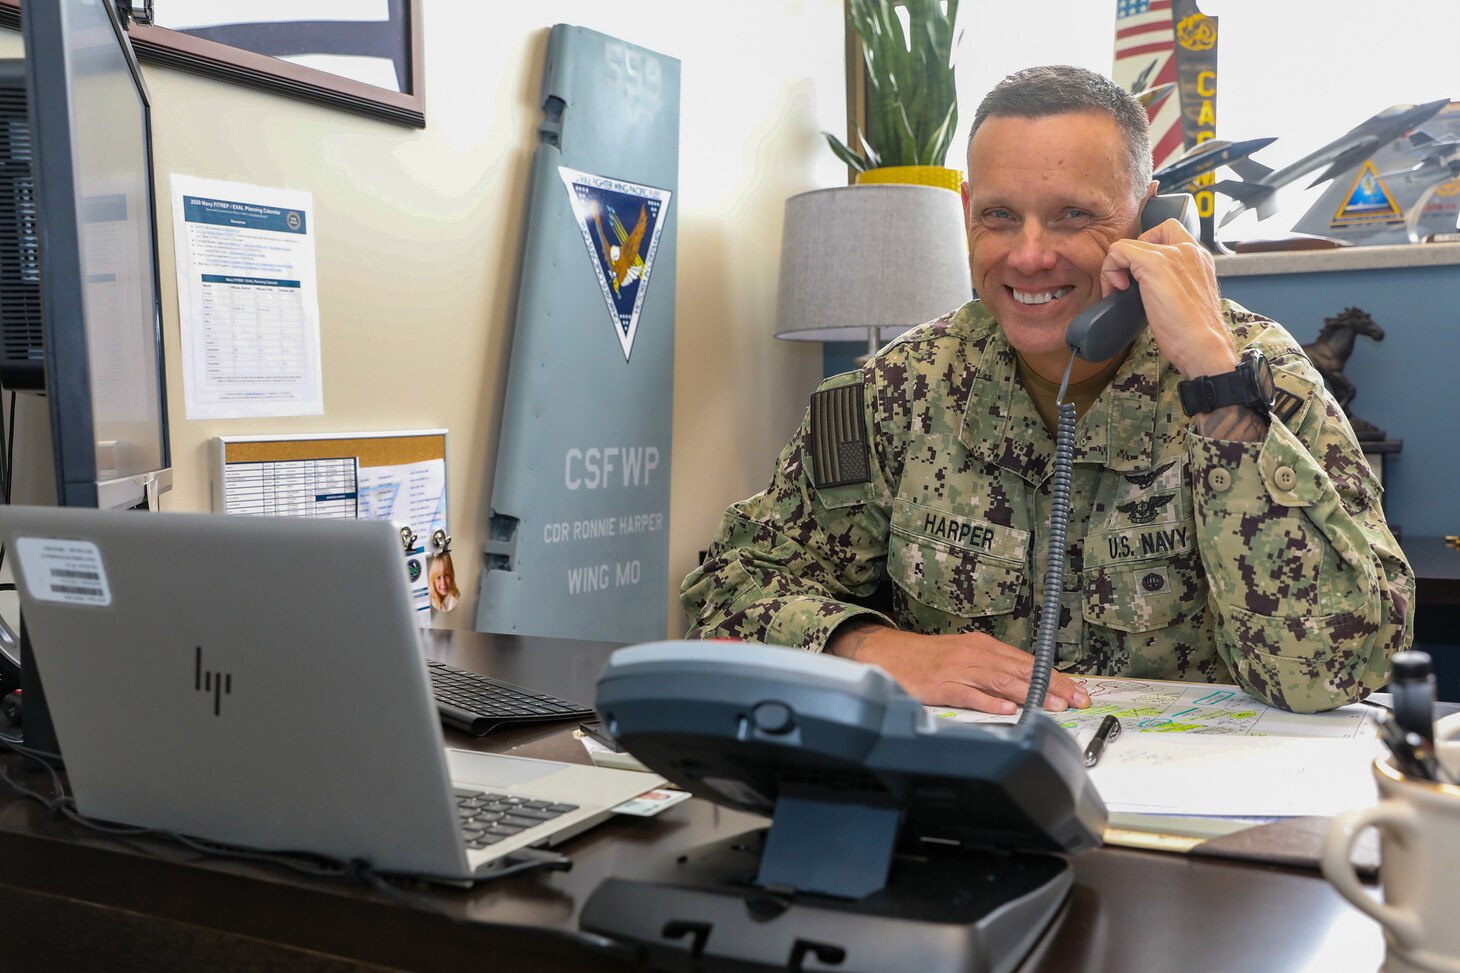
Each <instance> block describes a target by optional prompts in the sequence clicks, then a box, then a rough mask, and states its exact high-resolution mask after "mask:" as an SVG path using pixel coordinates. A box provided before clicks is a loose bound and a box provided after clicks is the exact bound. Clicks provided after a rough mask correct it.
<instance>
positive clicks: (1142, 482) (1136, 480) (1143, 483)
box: [1125, 460, 1176, 490]
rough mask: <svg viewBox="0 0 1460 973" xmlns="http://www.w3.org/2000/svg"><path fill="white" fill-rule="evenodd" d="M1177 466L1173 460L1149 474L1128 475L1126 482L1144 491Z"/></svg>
mask: <svg viewBox="0 0 1460 973" xmlns="http://www.w3.org/2000/svg"><path fill="white" fill-rule="evenodd" d="M1175 465H1176V461H1175V460H1172V461H1171V462H1169V463H1167V464H1166V465H1165V466H1160V467H1157V468H1156V469H1154V470H1152V471H1151V472H1149V473H1127V474H1126V475H1125V482H1127V483H1129V484H1132V485H1133V486H1138V487H1140V488H1141V489H1142V490H1144V489H1145V488H1146V487H1148V486H1150V485H1151V484H1152V483H1155V482H1156V477H1158V476H1160V475H1161V474H1162V473H1165V472H1166V471H1167V470H1169V469H1171V467H1173V466H1175Z"/></svg>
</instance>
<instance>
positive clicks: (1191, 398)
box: [1176, 357, 1269, 418]
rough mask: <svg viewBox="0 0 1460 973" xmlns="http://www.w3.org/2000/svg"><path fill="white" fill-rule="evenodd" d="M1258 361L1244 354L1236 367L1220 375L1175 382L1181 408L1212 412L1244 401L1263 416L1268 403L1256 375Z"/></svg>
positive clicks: (1264, 416) (1266, 410) (1194, 413)
mask: <svg viewBox="0 0 1460 973" xmlns="http://www.w3.org/2000/svg"><path fill="white" fill-rule="evenodd" d="M1256 371H1257V364H1256V362H1254V361H1253V360H1252V359H1251V358H1247V357H1244V358H1243V359H1242V361H1241V362H1239V363H1238V365H1237V367H1236V369H1235V370H1233V371H1230V372H1223V373H1222V374H1220V375H1201V376H1198V377H1197V378H1192V379H1187V380H1185V381H1183V382H1181V383H1179V384H1178V385H1177V387H1176V388H1177V392H1178V393H1179V394H1180V396H1181V408H1182V410H1183V411H1184V412H1185V413H1186V414H1187V415H1188V416H1194V415H1197V414H1199V413H1202V412H1211V411H1212V410H1213V409H1220V408H1222V407H1223V406H1228V405H1244V406H1247V407H1248V408H1249V409H1251V410H1252V411H1253V412H1256V413H1257V414H1258V415H1260V416H1262V417H1263V418H1266V417H1267V414H1268V406H1269V403H1268V402H1266V401H1264V399H1263V394H1262V391H1261V389H1260V388H1259V383H1258V381H1257V376H1256V374H1255V373H1256Z"/></svg>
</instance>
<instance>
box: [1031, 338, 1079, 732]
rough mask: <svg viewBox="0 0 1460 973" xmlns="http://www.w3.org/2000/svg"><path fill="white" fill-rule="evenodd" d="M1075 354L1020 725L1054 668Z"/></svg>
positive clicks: (1061, 398)
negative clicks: (1036, 629) (1041, 595)
mask: <svg viewBox="0 0 1460 973" xmlns="http://www.w3.org/2000/svg"><path fill="white" fill-rule="evenodd" d="M1074 368H1075V356H1074V354H1073V353H1072V354H1071V355H1070V363H1069V364H1068V365H1066V366H1065V377H1064V378H1063V379H1062V380H1061V381H1060V390H1059V394H1058V395H1056V396H1055V406H1056V407H1057V408H1058V409H1059V414H1060V415H1059V425H1058V427H1057V428H1056V432H1055V439H1054V488H1053V490H1054V504H1053V506H1052V507H1051V508H1050V512H1049V563H1048V564H1047V565H1046V566H1045V569H1044V601H1043V607H1042V608H1041V609H1040V613H1039V634H1038V635H1037V636H1036V637H1035V640H1034V671H1033V673H1031V674H1030V676H1029V695H1028V697H1027V698H1026V699H1025V700H1024V712H1022V713H1020V714H1019V725H1020V726H1023V725H1024V724H1026V723H1029V722H1031V721H1032V720H1033V719H1034V714H1036V713H1038V712H1039V711H1040V710H1042V709H1044V697H1045V695H1046V694H1047V693H1048V692H1049V679H1050V674H1051V672H1052V671H1053V670H1054V651H1055V636H1056V634H1057V633H1058V632H1059V627H1060V607H1061V600H1062V598H1063V595H1064V589H1065V553H1066V552H1065V543H1066V540H1065V538H1066V534H1067V533H1068V531H1069V526H1070V482H1071V481H1072V480H1073V479H1074V473H1075V404H1074V403H1073V402H1066V401H1065V392H1066V391H1067V390H1068V389H1069V387H1070V373H1071V372H1072V371H1073V370H1074Z"/></svg>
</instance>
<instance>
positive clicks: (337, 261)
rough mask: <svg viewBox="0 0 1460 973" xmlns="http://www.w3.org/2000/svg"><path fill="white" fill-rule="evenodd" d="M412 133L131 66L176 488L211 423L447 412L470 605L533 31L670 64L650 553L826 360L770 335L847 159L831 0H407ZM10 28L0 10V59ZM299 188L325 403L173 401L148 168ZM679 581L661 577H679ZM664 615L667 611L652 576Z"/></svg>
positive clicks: (530, 138)
mask: <svg viewBox="0 0 1460 973" xmlns="http://www.w3.org/2000/svg"><path fill="white" fill-rule="evenodd" d="M425 8H426V9H425V18H424V19H425V52H426V118H427V127H426V128H425V129H424V130H415V129H408V128H402V127H399V126H396V125H390V124H386V123H384V122H378V121H373V120H368V119H364V118H359V117H356V116H353V115H349V114H345V113H342V112H339V111H335V110H331V109H327V108H321V107H315V106H312V105H309V104H305V103H302V102H298V101H293V100H289V99H285V98H282V97H280V96H277V95H271V94H264V93H261V92H256V91H252V90H249V89H247V88H240V87H236V86H231V85H227V84H223V83H222V82H218V81H212V80H207V79H203V78H198V77H195V76H192V75H187V74H182V73H180V72H176V71H172V70H168V69H163V68H158V67H154V66H147V67H146V68H145V69H144V70H145V74H146V77H147V82H148V85H149V86H150V88H151V91H152V96H153V104H154V116H155V118H154V153H155V157H156V166H157V179H158V187H159V191H160V193H161V197H162V198H161V199H160V200H159V206H160V209H159V214H158V222H159V227H160V234H161V240H160V254H159V256H160V260H161V265H162V285H163V286H162V289H163V294H162V306H163V317H164V334H165V339H166V341H167V367H168V395H169V397H170V401H171V404H172V409H171V422H172V447H173V458H174V473H175V479H174V486H173V490H172V493H171V494H169V495H168V496H167V497H166V498H165V499H164V508H165V509H172V510H207V509H209V504H210V499H209V496H210V495H209V484H208V476H209V467H208V453H207V446H208V443H209V442H210V440H211V438H212V437H213V436H218V435H247V434H253V433H305V432H349V431H363V430H380V429H409V428H420V427H446V428H448V429H449V430H450V437H449V439H448V456H447V463H448V477H449V479H448V491H449V498H450V499H449V503H450V513H451V529H452V532H453V534H454V536H455V550H456V552H457V558H456V563H457V566H458V571H459V573H460V575H461V577H460V579H459V580H460V582H461V588H462V591H463V594H464V595H465V596H466V597H465V598H464V599H463V603H462V605H461V606H460V607H459V608H458V609H457V610H456V611H455V612H454V613H452V614H451V615H448V616H439V615H438V616H437V619H436V624H437V625H440V626H449V627H453V628H470V627H471V626H472V623H473V621H474V617H475V608H476V589H477V575H478V570H479V565H480V555H479V551H480V547H481V540H482V536H483V527H484V524H485V521H486V518H487V510H488V504H489V498H488V497H487V495H486V491H487V490H488V489H489V487H490V484H491V474H492V466H493V462H494V458H495V455H496V446H497V430H498V427H499V423H500V419H501V411H502V398H503V394H502V393H503V388H504V384H505V377H506V369H507V352H508V349H509V347H510V337H511V322H512V312H513V307H514V300H515V290H516V280H517V274H518V271H519V269H520V268H519V261H518V256H517V254H518V249H519V244H520V241H521V237H522V232H523V220H524V210H525V201H526V198H527V192H528V176H529V162H530V159H531V155H532V151H533V148H534V137H535V135H534V133H535V129H536V125H537V122H538V119H539V112H538V106H537V98H538V94H539V86H540V83H541V74H542V60H543V54H544V52H545V49H546V42H547V30H548V28H549V27H550V26H551V25H552V24H553V23H557V22H566V23H574V24H579V25H582V26H585V27H591V28H593V29H596V30H600V31H603V32H605V33H609V34H614V35H616V36H619V37H623V38H625V39H627V40H631V41H633V42H635V43H638V44H641V45H643V46H645V47H649V48H652V49H654V50H656V51H659V52H662V53H664V54H668V55H670V56H673V57H677V58H679V59H680V60H681V61H682V62H683V79H682V92H681V106H682V115H681V120H680V182H679V193H678V195H677V196H676V200H675V203H676V205H677V207H678V209H677V213H678V219H679V262H678V271H679V290H678V295H677V301H676V305H677V324H676V333H675V337H676V355H675V371H676V376H675V396H674V445H673V448H674V458H673V462H674V475H673V481H672V499H671V511H670V518H669V541H670V574H671V576H672V577H673V578H675V579H678V578H680V577H682V576H683V575H684V574H685V573H687V572H688V571H689V570H690V569H691V568H692V567H693V566H694V564H695V556H696V552H697V551H698V550H699V549H700V548H702V547H704V546H705V544H706V543H707V542H708V540H709V538H710V536H711V534H712V533H713V531H714V528H715V525H716V524H717V522H718V519H719V514H720V512H721V510H723V508H724V507H725V505H726V504H727V503H729V502H730V501H732V500H735V499H738V498H740V497H742V496H746V495H748V494H750V493H753V492H755V491H756V490H759V489H760V488H761V487H762V486H763V485H764V483H765V482H766V480H767V479H768V476H769V472H770V464H771V462H772V461H773V459H774V457H775V454H776V452H777V450H778V449H779V448H780V446H781V445H782V444H783V442H784V441H785V439H786V438H787V437H788V436H789V434H790V433H791V431H792V430H793V428H794V426H795V423H796V422H797V421H798V420H799V417H800V414H801V411H802V409H803V408H804V407H805V402H806V396H807V394H808V393H809V392H810V391H811V389H812V388H813V387H814V386H815V384H816V381H817V379H818V376H819V375H820V372H821V348H820V346H819V345H815V344H800V343H796V344H792V343H788V342H780V341H776V340H775V339H774V338H773V337H772V336H771V325H772V319H773V317H774V312H775V292H776V268H777V262H778V259H779V241H780V225H781V215H782V207H783V205H784V201H785V199H786V197H788V196H790V195H792V194H794V193H797V192H800V191H803V190H806V189H811V188H816V187H820V186H829V185H836V184H838V183H841V182H845V176H844V174H845V169H843V168H842V167H841V166H839V165H838V164H836V162H835V160H834V159H833V158H832V156H831V154H830V152H829V151H828V150H827V149H826V147H825V144H824V142H823V140H822V138H821V136H820V134H819V130H820V129H821V128H830V129H833V130H838V131H839V130H841V129H843V128H844V127H845V121H844V119H845V96H844V81H843V68H842V51H843V30H842V0H740V2H738V3H734V4H723V5H720V4H711V3H709V2H706V0H615V2H613V3H608V4H605V3H601V2H596V3H591V2H587V0H550V2H543V3H536V4H516V3H512V4H509V3H502V2H497V0H489V2H485V3H481V2H467V0H455V2H445V0H434V2H433V0H427V2H426V4H425ZM18 50H19V38H18V36H17V35H16V34H14V33H13V32H0V56H14V55H15V54H16V53H18ZM171 173H185V174H189V175H195V176H204V177H208V178H214V179H229V180H234V181H238V182H245V183H254V184H258V185H263V186H273V187H285V188H290V189H307V190H309V191H311V192H312V193H313V194H314V204H315V209H316V214H315V225H316V227H317V228H318V234H319V235H318V241H317V257H318V269H319V281H320V287H319V298H320V317H321V344H322V348H323V357H324V392H325V414H324V415H322V416H315V417H307V418H290V419H257V420H254V419H249V420H231V421H194V422H188V421H186V420H185V419H184V418H183V389H182V371H181V367H180V363H179V355H178V348H179V340H180V339H179V334H178V319H177V292H176V279H175V276H174V273H173V245H172V231H171V225H172V222H171V221H172V216H171V210H170V204H169V200H168V198H167V195H168V191H167V185H168V176H169V174H171ZM675 587H676V588H677V584H676V585H675ZM665 597H666V598H669V599H671V602H672V604H671V612H670V618H671V624H670V629H671V634H676V635H677V634H679V633H680V632H681V631H682V623H681V616H680V613H679V610H678V607H677V601H676V600H675V599H674V598H673V593H672V592H668V591H667V592H665Z"/></svg>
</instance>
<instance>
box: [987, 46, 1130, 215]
mask: <svg viewBox="0 0 1460 973" xmlns="http://www.w3.org/2000/svg"><path fill="white" fill-rule="evenodd" d="M1072 112H1101V113H1104V114H1106V115H1109V116H1111V117H1112V118H1114V119H1115V124H1116V126H1117V127H1118V128H1119V129H1120V132H1121V134H1122V135H1123V136H1124V137H1125V152H1126V164H1127V166H1128V167H1129V169H1130V174H1131V180H1132V181H1133V182H1134V184H1135V192H1136V195H1137V196H1144V195H1145V193H1146V187H1147V186H1149V185H1150V184H1151V124H1150V120H1149V118H1148V117H1147V115H1146V110H1145V109H1144V108H1142V107H1141V103H1140V102H1139V101H1137V100H1136V99H1135V96H1133V95H1132V94H1131V93H1130V92H1128V91H1126V90H1125V89H1124V88H1122V87H1121V86H1120V85H1118V84H1116V83H1115V82H1114V81H1111V80H1110V79H1109V78H1107V77H1105V76H1104V75H1100V74H1096V73H1095V72H1094V71H1090V70H1087V69H1085V68H1077V67H1074V66H1073V65H1069V64H1049V65H1045V66H1043V67H1037V68H1025V69H1024V70H1022V71H1016V72H1014V73H1013V74H1011V75H1009V76H1008V77H1007V78H1005V79H1004V80H1003V81H1000V82H999V83H998V84H996V85H994V87H993V90H992V91H990V92H989V93H988V94H987V95H985V96H984V99H983V101H981V102H980V103H979V106H978V110H977V111H976V112H974V115H973V127H972V128H971V129H969V132H968V146H969V148H970V149H971V148H972V147H973V136H974V134H975V133H976V132H977V131H978V129H979V126H980V125H982V124H983V123H984V120H985V119H986V118H988V117H990V116H997V117H1013V118H1047V117H1049V116H1050V115H1065V114H1069V113H1072Z"/></svg>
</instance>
